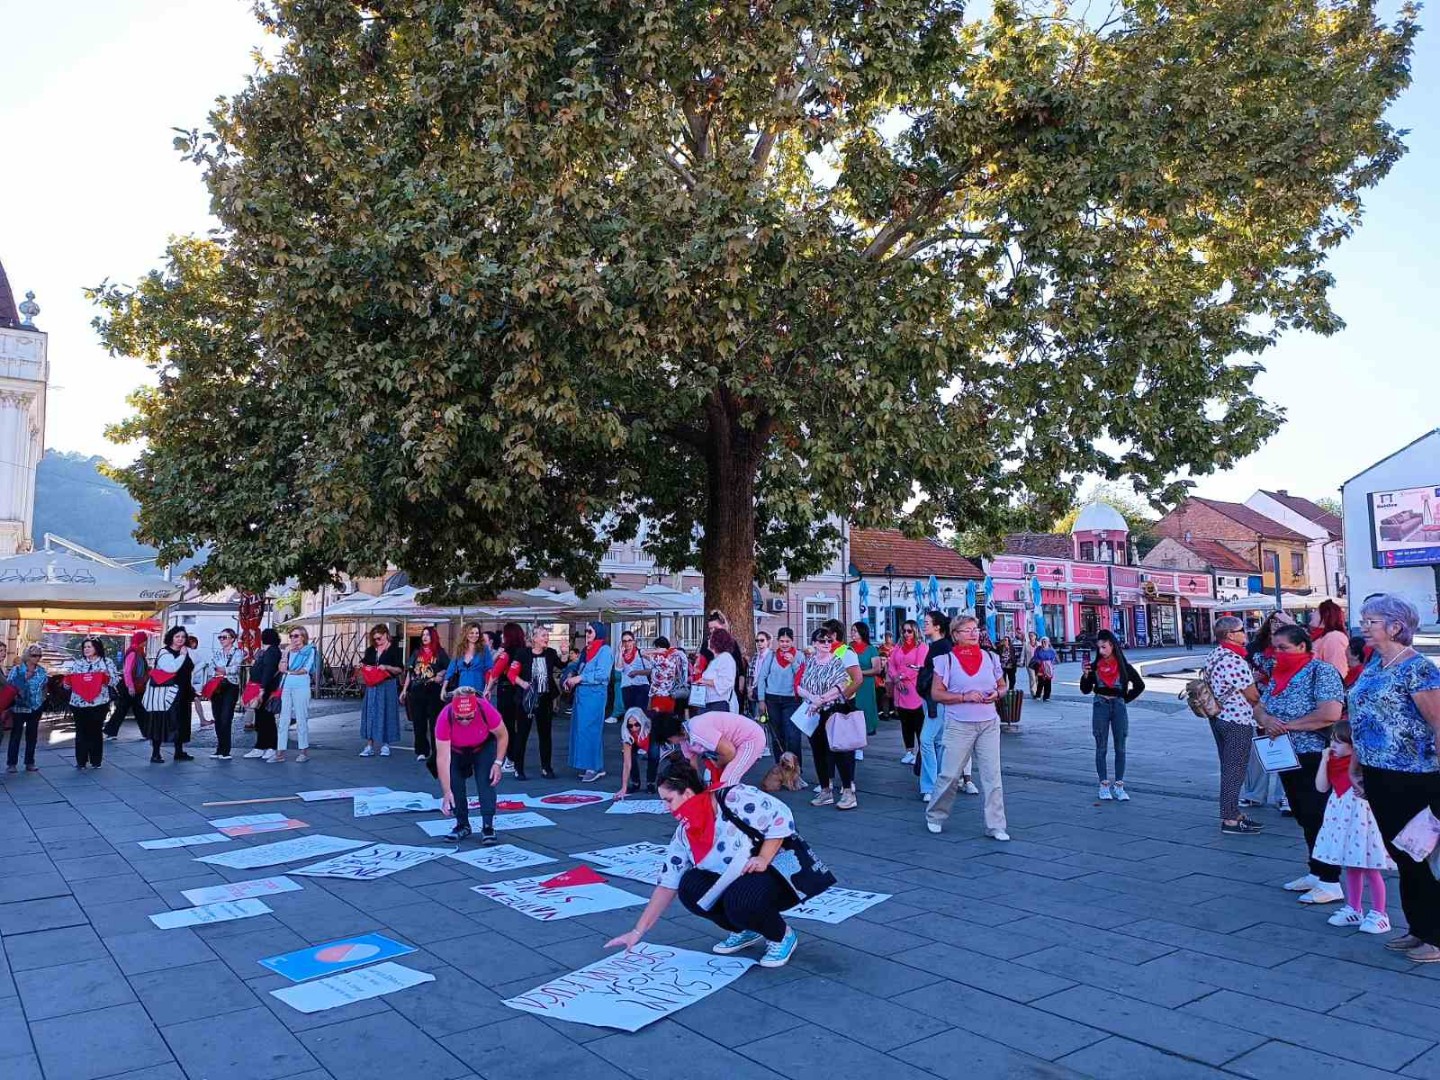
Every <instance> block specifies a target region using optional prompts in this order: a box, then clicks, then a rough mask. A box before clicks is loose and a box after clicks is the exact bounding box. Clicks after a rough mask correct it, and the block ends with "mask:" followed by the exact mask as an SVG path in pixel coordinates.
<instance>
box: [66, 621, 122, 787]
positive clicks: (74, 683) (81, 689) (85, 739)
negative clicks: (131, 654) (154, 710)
mask: <svg viewBox="0 0 1440 1080" xmlns="http://www.w3.org/2000/svg"><path fill="white" fill-rule="evenodd" d="M119 681H120V675H119V673H118V672H116V670H115V665H114V664H112V663H111V662H110V660H109V658H108V657H106V655H105V644H104V642H102V641H101V640H100V639H99V638H97V637H87V638H86V639H85V640H84V641H82V642H81V643H80V659H79V660H76V661H74V662H72V663H71V665H70V673H69V675H67V676H66V677H65V682H66V684H67V685H68V686H69V688H70V712H71V713H72V714H73V715H74V717H75V767H76V768H77V769H83V768H85V766H86V765H90V766H93V767H94V768H97V769H98V768H100V764H101V761H102V760H103V758H104V756H105V714H106V713H107V712H109V711H110V690H111V688H112V687H113V686H115V685H116V684H117V683H118V682H119Z"/></svg>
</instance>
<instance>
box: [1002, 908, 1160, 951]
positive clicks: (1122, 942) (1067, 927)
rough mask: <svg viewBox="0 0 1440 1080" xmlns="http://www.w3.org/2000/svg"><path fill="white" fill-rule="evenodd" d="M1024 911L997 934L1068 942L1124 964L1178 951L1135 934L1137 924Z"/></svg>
mask: <svg viewBox="0 0 1440 1080" xmlns="http://www.w3.org/2000/svg"><path fill="white" fill-rule="evenodd" d="M1021 914H1022V915H1024V918H1021V919H1017V920H1016V921H1015V922H1011V923H1006V924H1005V925H1004V926H1002V927H998V928H997V929H996V931H995V933H996V936H997V937H1004V936H1006V935H1009V934H1015V935H1019V936H1021V937H1023V938H1028V939H1031V940H1037V941H1040V942H1042V943H1043V944H1044V945H1045V946H1050V945H1065V946H1068V947H1069V948H1072V949H1079V950H1080V951H1081V952H1088V953H1094V954H1095V955H1096V956H1101V957H1104V958H1105V959H1107V960H1112V961H1115V962H1116V963H1122V964H1143V963H1145V961H1147V960H1154V959H1155V958H1156V957H1157V956H1164V955H1165V954H1166V953H1171V952H1174V951H1175V946H1173V945H1168V944H1163V943H1160V942H1156V941H1149V940H1146V939H1145V938H1143V937H1136V936H1132V927H1133V924H1130V925H1124V926H1122V928H1121V929H1119V930H1101V929H1100V928H1098V927H1095V926H1082V925H1081V924H1079V923H1074V922H1063V921H1061V920H1060V919H1052V918H1050V917H1049V916H1048V915H1025V913H1024V912H1021ZM976 951H977V952H981V951H983V950H979V949H977V950H976Z"/></svg>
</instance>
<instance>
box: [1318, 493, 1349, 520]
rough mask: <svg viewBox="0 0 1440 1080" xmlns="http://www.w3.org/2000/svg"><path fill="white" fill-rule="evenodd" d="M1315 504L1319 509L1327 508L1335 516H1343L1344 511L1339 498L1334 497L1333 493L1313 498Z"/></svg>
mask: <svg viewBox="0 0 1440 1080" xmlns="http://www.w3.org/2000/svg"><path fill="white" fill-rule="evenodd" d="M1315 505H1316V506H1318V507H1320V509H1321V510H1328V511H1329V512H1330V513H1332V514H1334V515H1335V516H1336V517H1344V516H1345V511H1344V508H1343V507H1342V506H1341V505H1340V500H1339V499H1337V498H1335V496H1333V495H1322V496H1320V498H1318V499H1316V500H1315Z"/></svg>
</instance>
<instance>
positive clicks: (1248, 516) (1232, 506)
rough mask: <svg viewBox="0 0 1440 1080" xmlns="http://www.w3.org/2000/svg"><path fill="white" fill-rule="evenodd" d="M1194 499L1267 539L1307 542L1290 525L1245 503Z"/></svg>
mask: <svg viewBox="0 0 1440 1080" xmlns="http://www.w3.org/2000/svg"><path fill="white" fill-rule="evenodd" d="M1194 499H1195V501H1196V502H1197V503H1199V504H1200V505H1201V506H1208V507H1209V508H1210V509H1211V510H1214V511H1215V512H1216V513H1217V514H1224V515H1225V516H1226V517H1228V518H1229V519H1230V520H1231V521H1233V522H1235V523H1236V524H1237V525H1243V526H1244V527H1245V528H1247V529H1249V530H1250V531H1251V532H1253V533H1257V534H1259V535H1260V536H1263V537H1265V538H1266V539H1267V540H1295V541H1297V542H1299V543H1302V544H1303V543H1305V542H1306V538H1305V537H1303V536H1301V535H1300V534H1299V533H1298V532H1296V531H1295V530H1294V529H1292V528H1290V527H1289V526H1288V525H1281V524H1280V523H1279V522H1278V521H1276V520H1275V519H1274V518H1268V517H1266V516H1265V515H1264V514H1262V513H1259V512H1258V511H1255V510H1251V509H1250V507H1248V506H1246V505H1245V504H1244V503H1236V502H1221V501H1220V500H1219V499H1201V498H1199V497H1194Z"/></svg>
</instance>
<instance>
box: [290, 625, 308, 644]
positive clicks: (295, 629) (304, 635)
mask: <svg viewBox="0 0 1440 1080" xmlns="http://www.w3.org/2000/svg"><path fill="white" fill-rule="evenodd" d="M290 633H292V634H299V635H300V640H301V641H303V642H304V643H305V644H306V645H309V644H310V631H309V630H306V629H305V627H303V626H292V627H291V628H290Z"/></svg>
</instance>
